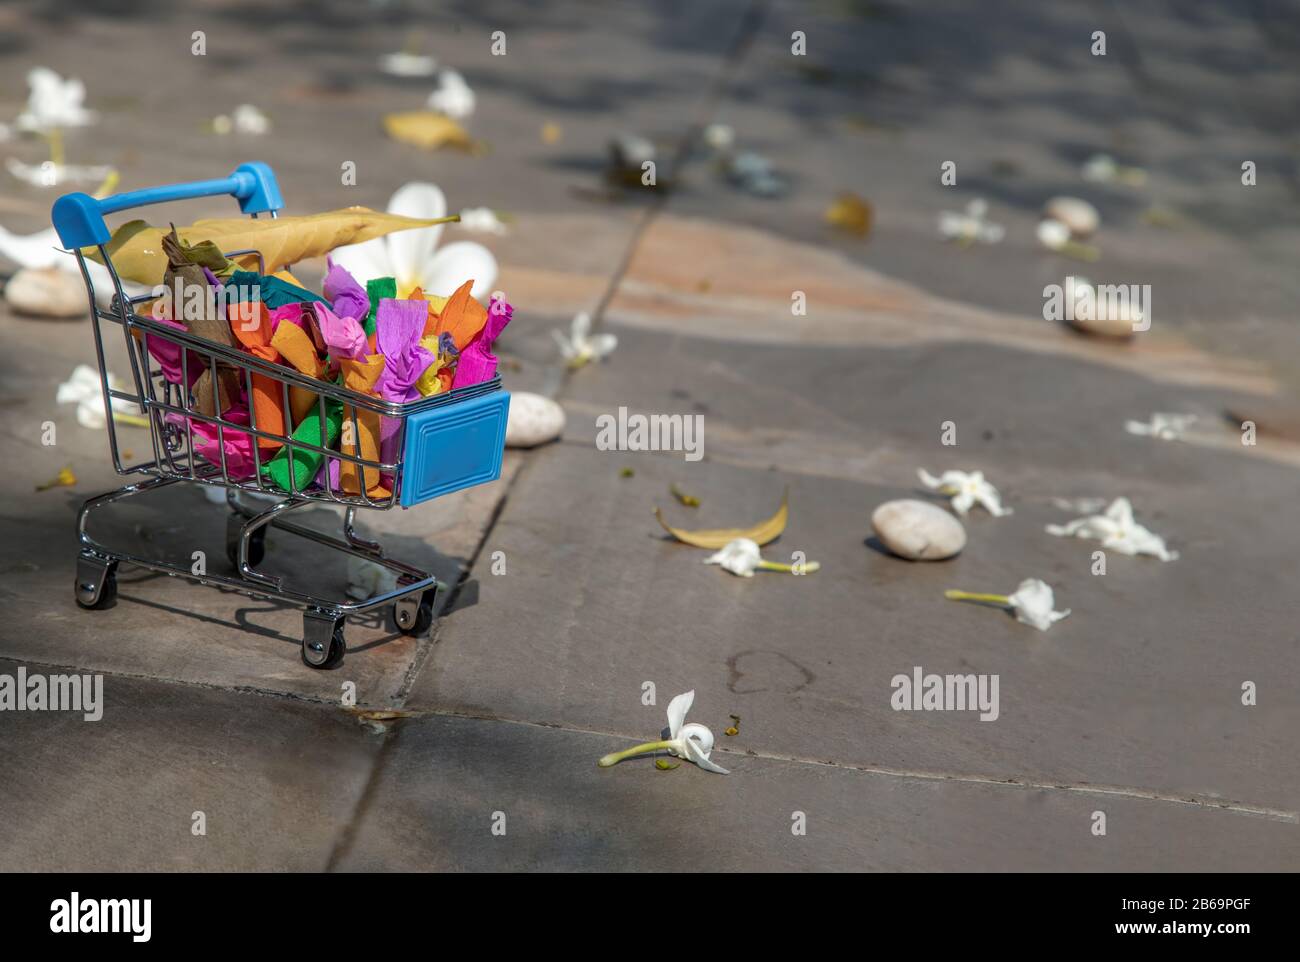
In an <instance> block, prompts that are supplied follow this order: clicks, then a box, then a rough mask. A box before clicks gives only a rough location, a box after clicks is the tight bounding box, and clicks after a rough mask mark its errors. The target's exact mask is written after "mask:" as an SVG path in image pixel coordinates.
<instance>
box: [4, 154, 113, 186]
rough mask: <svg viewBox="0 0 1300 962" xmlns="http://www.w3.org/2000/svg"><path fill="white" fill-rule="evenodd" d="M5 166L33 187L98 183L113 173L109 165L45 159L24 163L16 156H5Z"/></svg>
mask: <svg viewBox="0 0 1300 962" xmlns="http://www.w3.org/2000/svg"><path fill="white" fill-rule="evenodd" d="M5 167H6V168H7V169H8V171H9V173H11V174H13V175H14V176H15V177H17V178H18V179H19V180H21V181H23V182H24V183H28V184H31V185H32V186H33V187H57V186H58V185H59V184H93V183H99V182H100V181H102V180H104V179H105V178H106V177H109V176H110V175H111V174H112V173H113V168H112V167H109V166H90V167H87V166H79V165H77V164H56V163H55V162H54V161H52V160H46V161H43V162H42V163H39V164H25V163H23V162H22V161H21V160H19V159H18V158H17V157H6V158H5Z"/></svg>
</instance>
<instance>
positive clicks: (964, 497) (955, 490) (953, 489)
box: [916, 468, 1015, 518]
mask: <svg viewBox="0 0 1300 962" xmlns="http://www.w3.org/2000/svg"><path fill="white" fill-rule="evenodd" d="M916 474H917V476H918V477H919V478H920V479H921V483H922V484H924V485H925V486H926V487H927V488H931V489H933V490H936V491H940V492H942V493H943V494H947V495H951V496H952V509H953V510H954V511H956V512H957V513H958V514H959V515H961V516H962V517H965V516H966V512H967V511H969V510H970V509H971V506H972V505H974V504H982V505H983V506H984V508H985V510H987V511H988V513H989V514H991V515H993V516H994V517H995V518H1003V517H1006V516H1007V515H1009V514H1014V513H1015V512H1013V511H1012V509H1010V508H1004V507H1002V496H1001V495H1000V494H998V489H997V488H995V487H993V485H991V484H989V483H988V482H987V481H985V480H984V472H983V471H972V472H970V473H969V474H968V473H967V472H965V471H945V472H944V473H943V474H941V475H940V476H939V477H937V478H936V477H934V475H932V474H929V473H928V472H927V471H926V470H925V469H924V468H919V469H918V470H917V472H916Z"/></svg>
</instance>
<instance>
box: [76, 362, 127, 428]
mask: <svg viewBox="0 0 1300 962" xmlns="http://www.w3.org/2000/svg"><path fill="white" fill-rule="evenodd" d="M108 384H109V387H111V388H113V389H114V390H117V391H120V390H123V385H122V382H121V381H120V380H119V379H118V378H116V377H114V376H113V375H112V374H110V375H109V376H108ZM54 400H55V402H56V403H58V404H75V405H77V423H78V424H80V425H81V426H82V427H83V428H89V429H90V430H92V431H98V430H102V429H103V428H104V427H105V426H106V425H107V423H108V419H107V417H106V416H105V414H104V387H103V382H102V381H100V379H99V372H98V371H96V370H95V369H94V368H93V367H90V366H89V365H87V364H78V365H77V366H76V368H74V369H73V371H72V377H70V378H68V379H67V380H66V381H64V382H63V383H62V384H60V385H59V390H58V392H57V393H56V394H55V396H54ZM113 420H115V421H121V422H124V423H126V424H135V425H137V426H140V427H148V426H149V422H148V421H147V420H145V419H144V418H143V417H141V416H140V408H139V407H138V406H137V405H135V404H132V403H131V402H130V401H125V400H123V399H122V398H113Z"/></svg>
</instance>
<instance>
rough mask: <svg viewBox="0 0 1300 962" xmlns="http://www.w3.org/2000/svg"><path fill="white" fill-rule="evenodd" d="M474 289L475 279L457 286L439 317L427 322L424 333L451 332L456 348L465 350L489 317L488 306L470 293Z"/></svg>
mask: <svg viewBox="0 0 1300 962" xmlns="http://www.w3.org/2000/svg"><path fill="white" fill-rule="evenodd" d="M473 289H474V282H473V281H466V282H465V283H464V284H462V285H461V286H460V287H458V288H456V292H455V293H454V294H452V295H451V297H449V298H447V303H446V304H445V305H443V308H442V311H441V312H440V313H439V314H438V315H437V319H436V320H435V319H434V318H432V317H430V318H429V321H428V322H426V325H425V331H424V333H425V334H450V335H451V339H452V340H453V341H454V342H455V344H456V350H458V351H463V350H465V348H466V347H468V346H469V343H470V341H472V340H474V338H475V337H476V336H477V335H478V332H479V331H481V330H483V326H484V325H485V324H486V323H487V317H488V312H487V308H485V307H484V306H483V305H482V304H480V303H479V302H478V301H476V300H475V299H474V298H473V297H472V296H471V295H470V291H472V290H473ZM430 324H431V326H432V329H430Z"/></svg>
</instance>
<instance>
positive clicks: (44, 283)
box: [5, 267, 90, 318]
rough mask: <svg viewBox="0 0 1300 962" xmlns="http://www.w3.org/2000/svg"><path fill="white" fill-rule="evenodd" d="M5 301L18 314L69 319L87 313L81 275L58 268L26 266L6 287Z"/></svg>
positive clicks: (86, 302)
mask: <svg viewBox="0 0 1300 962" xmlns="http://www.w3.org/2000/svg"><path fill="white" fill-rule="evenodd" d="M5 301H6V302H7V303H8V304H9V306H10V307H12V308H13V309H14V311H16V312H17V313H19V314H27V315H29V316H31V317H54V318H69V317H82V316H88V315H89V314H90V300H89V298H88V297H87V295H86V285H85V283H84V282H83V281H82V280H81V275H80V274H73V273H71V272H70V271H64V270H59V269H58V268H57V267H41V268H31V267H25V268H23V269H22V270H20V271H19V272H18V273H17V274H15V275H14V276H13V277H11V278H10V279H9V283H8V284H6V285H5Z"/></svg>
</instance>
